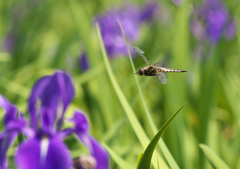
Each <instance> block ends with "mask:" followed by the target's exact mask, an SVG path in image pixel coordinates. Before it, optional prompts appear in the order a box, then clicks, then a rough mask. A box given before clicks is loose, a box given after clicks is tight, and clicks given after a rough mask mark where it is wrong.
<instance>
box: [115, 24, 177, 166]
mask: <svg viewBox="0 0 240 169" xmlns="http://www.w3.org/2000/svg"><path fill="white" fill-rule="evenodd" d="M118 24H119V26H120V28H121V31H122V35H123V38H124V41H125V44H126V47H127V51H128V56H129V60H130V63H131V66H132V71H133V75H134V78H135V81H136V84H137V88H138V92H139V95H140V98H141V100H142V104H143V107H144V110H145V115H146V117H147V119H148V122H149V124H150V127H151V129H152V131H153V133H154V134H156V133H157V132H158V130H157V128H156V126H155V124H154V122H153V120H152V118H151V115H150V113H149V111H148V108H147V105H146V102H145V100H144V97H143V94H142V90H141V87H140V84H139V81H138V78H137V76H135V66H134V64H133V60H132V56H131V53H130V50H129V46H128V42H127V39H126V36H125V34H124V30H123V28H122V25H121V23H120V22H119V21H118ZM134 48H135V50H136V52H137V53H138V54H139V55H141V56H142V57H145V56H144V55H143V54H144V51H142V50H141V49H139V48H137V47H134ZM159 146H160V148H161V150H162V152H163V154H164V156H165V158H166V160H167V162H168V164H169V165H170V167H171V168H172V169H179V167H178V164H177V163H176V161H175V160H174V158H173V156H172V154H171V153H170V151H169V150H168V148H167V146H166V144H165V143H164V141H163V139H161V140H160V141H159Z"/></svg>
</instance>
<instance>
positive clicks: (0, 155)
mask: <svg viewBox="0 0 240 169" xmlns="http://www.w3.org/2000/svg"><path fill="white" fill-rule="evenodd" d="M16 136H17V132H11V133H8V132H3V133H1V138H0V168H1V169H7V151H8V148H9V147H10V146H11V145H12V143H13V142H14V140H15V138H16Z"/></svg>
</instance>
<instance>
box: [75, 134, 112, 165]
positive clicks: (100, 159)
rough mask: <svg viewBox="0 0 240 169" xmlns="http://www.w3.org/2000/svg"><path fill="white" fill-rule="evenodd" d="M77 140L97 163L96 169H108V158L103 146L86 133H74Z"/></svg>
mask: <svg viewBox="0 0 240 169" xmlns="http://www.w3.org/2000/svg"><path fill="white" fill-rule="evenodd" d="M76 134H77V136H78V138H79V139H80V140H81V141H82V142H83V144H84V145H85V146H86V147H87V148H88V150H89V151H90V154H91V155H92V156H93V157H94V158H95V160H96V161H97V167H96V169H108V168H109V156H108V153H107V151H106V150H105V149H104V148H103V146H102V145H101V144H100V143H99V142H98V141H97V140H96V139H95V138H93V137H92V136H90V135H89V134H87V133H76Z"/></svg>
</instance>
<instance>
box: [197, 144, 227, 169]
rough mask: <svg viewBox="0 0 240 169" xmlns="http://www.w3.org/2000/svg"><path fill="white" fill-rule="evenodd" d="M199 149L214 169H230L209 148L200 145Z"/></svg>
mask: <svg viewBox="0 0 240 169" xmlns="http://www.w3.org/2000/svg"><path fill="white" fill-rule="evenodd" d="M199 147H200V148H201V149H202V151H203V153H204V154H205V156H206V157H207V159H208V160H209V161H210V162H211V164H212V165H213V166H214V167H215V168H217V169H230V167H229V166H228V165H227V164H226V163H225V162H224V161H223V160H222V159H221V158H220V157H219V156H218V155H217V154H216V153H215V152H214V151H213V150H212V149H211V148H210V147H208V146H207V145H205V144H200V145H199Z"/></svg>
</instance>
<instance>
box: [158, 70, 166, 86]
mask: <svg viewBox="0 0 240 169" xmlns="http://www.w3.org/2000/svg"><path fill="white" fill-rule="evenodd" d="M157 75H158V79H159V80H160V82H162V84H166V83H167V79H166V76H165V74H164V73H162V72H158V74H157Z"/></svg>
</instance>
